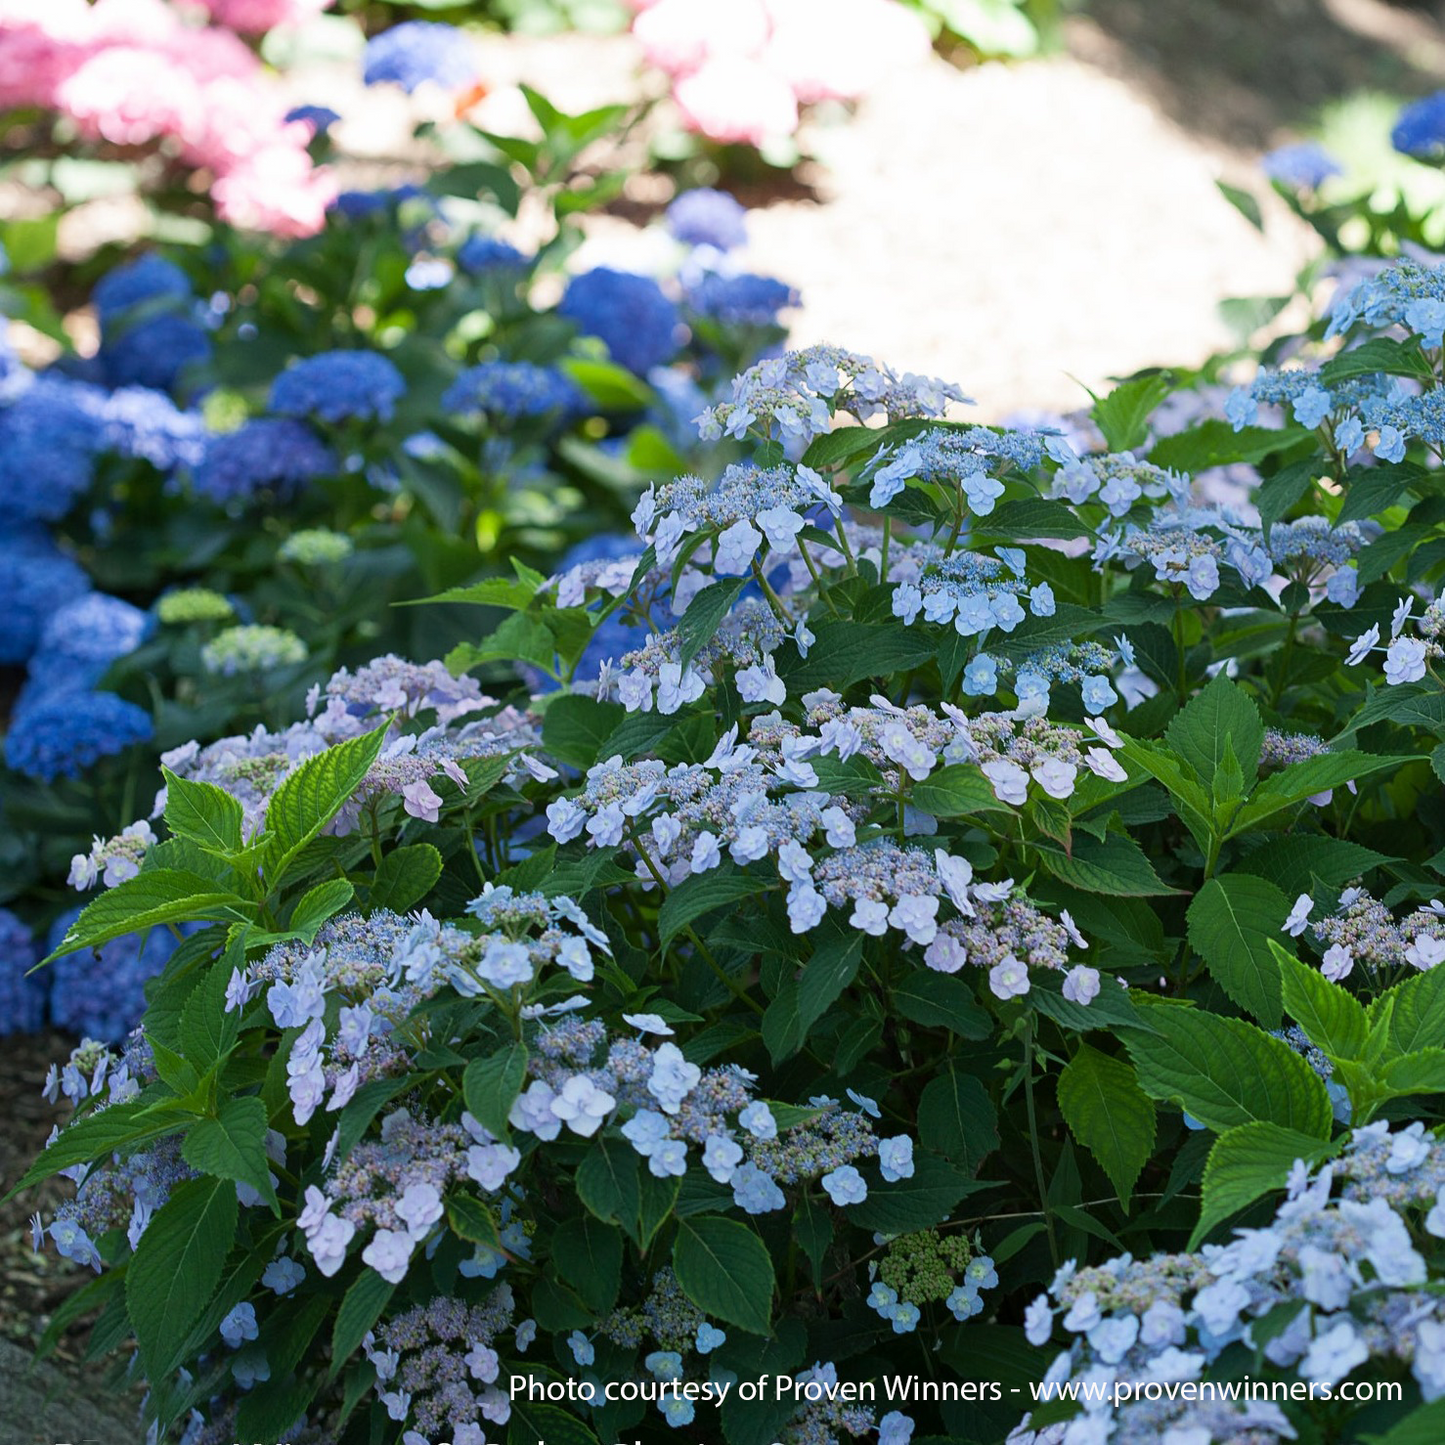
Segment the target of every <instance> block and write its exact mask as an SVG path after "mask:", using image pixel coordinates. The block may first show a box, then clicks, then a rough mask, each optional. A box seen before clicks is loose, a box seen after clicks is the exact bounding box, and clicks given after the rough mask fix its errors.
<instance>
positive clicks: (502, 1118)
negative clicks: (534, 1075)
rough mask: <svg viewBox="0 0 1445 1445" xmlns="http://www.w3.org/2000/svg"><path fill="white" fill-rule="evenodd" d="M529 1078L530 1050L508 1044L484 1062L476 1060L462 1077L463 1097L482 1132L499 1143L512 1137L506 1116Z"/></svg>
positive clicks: (522, 1045) (522, 1046) (469, 1065)
mask: <svg viewBox="0 0 1445 1445" xmlns="http://www.w3.org/2000/svg"><path fill="white" fill-rule="evenodd" d="M526 1077H527V1046H526V1045H525V1044H508V1045H507V1046H506V1047H505V1048H503V1049H498V1050H497V1052H496V1053H494V1054H492V1055H491V1056H490V1057H488V1058H485V1059H473V1060H472V1061H471V1063H469V1064H468V1065H467V1067H466V1072H465V1073H464V1074H463V1075H462V1097H463V1098H464V1099H465V1100H466V1104H467V1108H468V1109H469V1110H471V1112H472V1114H473V1115H474V1116H475V1117H476V1119H477V1122H478V1123H480V1124H481V1125H482V1127H483V1128H485V1129H488V1130H490V1131H491V1132H492V1133H493V1134H495V1135H496V1136H497V1138H498V1139H506V1138H508V1137H509V1135H510V1125H509V1123H508V1121H507V1116H508V1115H509V1114H510V1113H511V1112H512V1105H513V1104H515V1103H516V1102H517V1095H518V1094H520V1093H521V1092H522V1081H523V1080H524V1079H525V1078H526Z"/></svg>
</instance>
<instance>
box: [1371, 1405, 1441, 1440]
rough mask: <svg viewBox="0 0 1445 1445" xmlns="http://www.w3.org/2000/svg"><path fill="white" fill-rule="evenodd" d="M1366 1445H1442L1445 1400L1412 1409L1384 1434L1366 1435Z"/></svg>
mask: <svg viewBox="0 0 1445 1445" xmlns="http://www.w3.org/2000/svg"><path fill="white" fill-rule="evenodd" d="M1362 1439H1363V1441H1364V1445H1440V1441H1441V1440H1445V1400H1432V1401H1431V1402H1430V1403H1429V1404H1428V1405H1420V1406H1417V1407H1416V1408H1415V1409H1413V1410H1411V1411H1410V1413H1409V1414H1408V1415H1406V1416H1405V1418H1404V1419H1403V1420H1401V1421H1399V1422H1398V1423H1397V1424H1395V1425H1392V1426H1391V1427H1390V1428H1389V1429H1388V1430H1386V1431H1385V1433H1384V1434H1383V1435H1365V1436H1363V1437H1362Z"/></svg>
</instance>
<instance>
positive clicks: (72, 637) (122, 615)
mask: <svg viewBox="0 0 1445 1445" xmlns="http://www.w3.org/2000/svg"><path fill="white" fill-rule="evenodd" d="M153 626H154V619H153V618H152V617H151V615H150V613H148V612H143V611H141V609H140V608H139V607H133V606H132V605H131V604H130V603H129V602H123V601H122V600H121V599H120V598H119V597H110V596H107V595H106V594H105V593H104V592H90V593H87V594H86V595H85V596H84V597H77V598H76V599H75V600H74V601H73V602H67V603H66V604H65V606H64V607H61V608H60V609H59V610H58V611H56V612H55V613H53V614H52V615H51V617H50V619H49V620H48V621H47V622H46V623H45V625H44V627H43V628H42V629H41V632H40V652H41V653H42V654H44V655H47V656H50V657H58V658H64V659H66V660H67V661H71V660H73V661H75V662H78V663H100V664H102V665H105V664H108V663H111V662H114V661H115V659H116V658H118V657H124V656H125V655H126V654H127V653H130V652H134V651H135V650H136V648H137V647H139V646H140V645H141V643H142V642H144V641H145V639H146V638H147V637H148V636H149V635H150V631H151V628H152V627H153Z"/></svg>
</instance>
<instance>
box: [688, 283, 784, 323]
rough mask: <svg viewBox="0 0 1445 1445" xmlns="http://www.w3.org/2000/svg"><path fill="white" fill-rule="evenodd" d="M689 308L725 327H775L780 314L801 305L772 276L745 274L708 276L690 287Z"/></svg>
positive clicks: (782, 284)
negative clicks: (788, 308)
mask: <svg viewBox="0 0 1445 1445" xmlns="http://www.w3.org/2000/svg"><path fill="white" fill-rule="evenodd" d="M686 295H687V304H688V305H689V306H690V307H691V308H692V309H693V310H694V311H695V312H697V314H698V315H699V316H709V317H711V318H712V319H713V320H715V321H721V322H722V323H723V324H724V325H726V326H772V325H775V324H776V322H777V319H778V312H779V311H781V310H783V309H784V308H785V307H787V306H796V305H798V304H799V298H798V293H797V292H796V291H795V290H794V289H793V288H792V287H791V286H788V285H786V284H785V283H783V282H782V281H776V280H774V279H773V277H771V276H755V275H753V274H751V273H750V272H743V273H742V274H741V275H737V276H720V275H718V273H717V272H715V271H708V272H705V273H704V274H703V275H702V276H701V277H700V278H699V279H698V280H697V281H695V282H694V283H693V284H691V285H690V286H688V287H687V292H686Z"/></svg>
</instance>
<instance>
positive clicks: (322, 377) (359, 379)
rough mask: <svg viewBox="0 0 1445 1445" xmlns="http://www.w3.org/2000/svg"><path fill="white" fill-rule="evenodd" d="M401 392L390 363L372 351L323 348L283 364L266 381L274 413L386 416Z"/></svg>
mask: <svg viewBox="0 0 1445 1445" xmlns="http://www.w3.org/2000/svg"><path fill="white" fill-rule="evenodd" d="M405 393H406V381H405V380H404V379H403V377H402V374H401V372H399V371H398V370H397V369H396V367H395V365H394V364H393V363H392V362H390V361H388V360H387V358H386V357H384V356H382V355H381V354H380V353H379V352H375V351H323V352H320V353H318V354H317V355H316V356H308V357H306V358H305V359H304V360H301V361H298V362H296V363H295V364H294V365H292V366H288V367H287V368H286V370H285V371H283V372H282V373H281V375H280V376H278V377H277V378H276V380H275V381H274V382H273V383H272V386H271V401H270V409H271V410H272V411H273V412H276V413H277V414H278V415H279V416H292V417H318V418H320V419H321V420H322V421H329V422H333V423H338V422H343V421H348V420H351V419H352V418H356V419H357V420H360V421H389V420H390V419H391V415H392V413H393V411H395V409H396V403H397V402H398V401H399V400H400V399H401V397H402V396H404V395H405Z"/></svg>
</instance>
